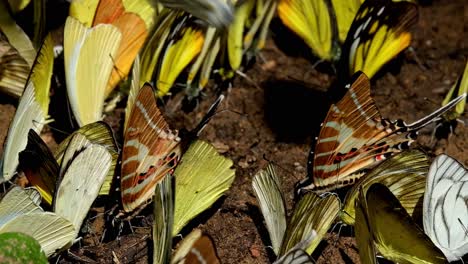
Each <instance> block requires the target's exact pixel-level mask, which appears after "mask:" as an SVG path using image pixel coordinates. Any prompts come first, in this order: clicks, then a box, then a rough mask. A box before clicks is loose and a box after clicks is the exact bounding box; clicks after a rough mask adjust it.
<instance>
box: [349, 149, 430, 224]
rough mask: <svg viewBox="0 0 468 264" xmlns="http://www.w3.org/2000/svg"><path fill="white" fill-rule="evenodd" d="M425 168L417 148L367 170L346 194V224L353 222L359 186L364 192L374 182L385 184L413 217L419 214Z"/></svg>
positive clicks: (424, 156)
mask: <svg viewBox="0 0 468 264" xmlns="http://www.w3.org/2000/svg"><path fill="white" fill-rule="evenodd" d="M428 171H429V160H428V158H427V156H426V155H425V154H424V153H422V152H421V151H419V150H408V151H404V152H402V153H399V154H397V155H395V156H393V157H391V158H389V159H388V160H386V161H384V162H382V163H381V164H380V165H378V166H377V167H375V168H374V169H372V170H371V171H370V172H369V173H367V174H366V175H365V176H364V177H363V178H362V179H361V180H360V181H359V182H358V183H356V184H355V185H354V186H353V187H352V188H351V190H349V191H348V192H347V193H346V197H345V202H344V205H343V210H342V212H341V214H340V218H341V220H342V221H343V222H345V223H346V224H349V225H354V224H355V221H354V217H355V216H354V215H355V206H354V204H355V201H356V199H357V197H358V195H359V190H360V189H361V188H362V189H363V191H364V192H366V191H367V189H368V188H369V186H371V185H372V184H373V183H376V182H379V183H382V184H384V185H385V186H387V187H388V188H389V189H390V191H391V192H392V193H393V194H394V195H395V197H397V198H398V200H399V201H400V203H401V204H402V206H403V207H404V208H405V210H406V211H407V212H408V214H410V215H411V216H413V219H415V218H418V217H420V216H421V213H422V206H421V205H422V196H423V194H424V190H425V187H426V174H427V172H428ZM356 209H357V208H356Z"/></svg>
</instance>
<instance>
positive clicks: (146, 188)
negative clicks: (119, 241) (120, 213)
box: [120, 84, 181, 212]
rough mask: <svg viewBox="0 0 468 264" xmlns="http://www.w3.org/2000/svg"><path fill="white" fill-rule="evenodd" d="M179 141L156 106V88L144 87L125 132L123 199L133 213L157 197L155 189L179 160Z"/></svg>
mask: <svg viewBox="0 0 468 264" xmlns="http://www.w3.org/2000/svg"><path fill="white" fill-rule="evenodd" d="M179 143H180V138H179V136H178V132H177V131H175V130H171V129H169V125H168V124H167V122H166V120H165V119H164V117H163V115H162V114H161V111H160V110H159V108H158V107H157V105H156V98H155V96H154V89H153V87H151V85H148V84H145V85H144V86H143V87H142V88H141V89H140V91H139V93H138V95H137V98H136V100H135V102H134V104H133V108H132V110H131V112H130V115H129V119H128V121H127V127H126V130H125V133H124V146H123V151H122V169H121V180H120V183H121V189H122V191H121V196H122V204H123V209H124V211H125V212H131V211H133V210H135V209H137V208H138V207H140V205H142V204H143V203H145V202H146V201H147V200H150V199H151V197H152V196H153V195H154V188H155V186H156V184H157V183H158V182H159V181H161V180H162V178H163V177H164V176H165V175H166V174H168V173H171V172H172V170H173V168H174V167H175V165H176V164H177V161H178V160H179V157H180V154H181V149H180V144H179Z"/></svg>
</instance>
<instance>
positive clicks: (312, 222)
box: [279, 192, 340, 256]
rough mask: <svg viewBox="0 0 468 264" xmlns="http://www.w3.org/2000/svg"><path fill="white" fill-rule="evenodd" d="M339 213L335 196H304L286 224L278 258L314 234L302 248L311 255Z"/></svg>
mask: <svg viewBox="0 0 468 264" xmlns="http://www.w3.org/2000/svg"><path fill="white" fill-rule="evenodd" d="M339 211H340V202H339V200H338V198H337V196H335V195H332V194H330V195H326V196H324V197H321V196H318V195H316V194H315V193H312V192H310V193H307V194H306V195H304V196H303V197H302V198H301V200H300V201H299V203H298V204H297V205H296V207H295V209H294V212H293V214H292V216H291V218H290V220H289V222H288V228H287V229H286V233H285V235H284V238H283V243H282V246H281V250H280V254H279V256H282V255H284V254H286V253H287V252H288V251H289V250H290V249H292V248H293V247H294V246H295V245H297V244H298V243H300V242H301V241H304V240H306V239H307V238H308V237H309V236H310V234H312V233H315V232H316V233H317V235H316V236H314V238H313V239H312V241H310V242H309V243H308V245H307V246H305V247H304V248H305V251H306V252H307V253H308V254H311V253H312V252H313V251H314V250H315V248H316V247H317V246H318V244H319V243H320V241H322V238H323V237H324V235H325V233H326V232H327V231H328V229H329V228H330V226H331V224H332V223H333V222H334V221H335V218H336V217H337V216H338V212H339Z"/></svg>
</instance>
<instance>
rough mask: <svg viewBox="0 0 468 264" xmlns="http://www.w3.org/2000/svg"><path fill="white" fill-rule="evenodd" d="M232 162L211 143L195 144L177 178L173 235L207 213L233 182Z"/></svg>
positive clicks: (180, 166) (183, 158) (176, 171)
mask: <svg viewBox="0 0 468 264" xmlns="http://www.w3.org/2000/svg"><path fill="white" fill-rule="evenodd" d="M231 167H232V161H231V160H230V159H228V158H225V157H223V156H221V155H220V154H219V153H218V152H217V151H216V149H215V148H214V147H213V146H211V145H210V144H209V143H206V142H204V141H201V140H196V141H194V142H193V143H192V144H191V145H190V147H189V148H188V150H187V152H185V154H184V155H183V157H182V160H181V163H180V164H179V165H178V166H177V168H176V170H175V172H174V175H175V178H176V194H175V204H176V205H175V215H174V230H173V235H177V234H178V233H179V232H180V230H182V228H183V227H184V226H185V225H186V224H187V223H188V222H189V221H190V220H192V219H193V218H194V217H195V216H197V215H198V214H200V213H201V212H203V211H204V210H206V209H208V207H210V206H211V205H212V204H213V203H214V202H215V201H216V200H218V199H219V198H220V197H221V196H222V195H223V194H224V192H226V191H227V190H228V189H229V187H230V186H231V184H232V182H233V181H234V176H235V170H234V169H232V168H231Z"/></svg>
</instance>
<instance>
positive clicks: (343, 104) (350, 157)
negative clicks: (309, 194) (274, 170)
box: [309, 73, 416, 190]
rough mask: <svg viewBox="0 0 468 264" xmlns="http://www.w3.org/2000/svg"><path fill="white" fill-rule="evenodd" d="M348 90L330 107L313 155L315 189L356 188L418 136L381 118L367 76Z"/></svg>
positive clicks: (399, 123) (401, 124) (360, 78)
mask: <svg viewBox="0 0 468 264" xmlns="http://www.w3.org/2000/svg"><path fill="white" fill-rule="evenodd" d="M348 89H349V90H348V92H347V94H346V95H345V96H344V98H343V99H342V100H341V101H339V102H338V103H337V104H336V105H335V104H334V105H332V106H331V107H330V110H329V111H328V114H327V117H326V118H325V121H324V123H323V124H322V128H321V130H320V134H319V137H318V140H317V144H316V146H315V152H311V157H313V158H314V160H313V175H314V176H313V181H314V182H313V187H312V188H313V189H317V190H319V189H321V190H328V189H334V188H338V187H342V186H346V185H351V184H353V183H354V182H355V181H356V180H357V179H359V178H360V177H362V175H363V174H364V169H367V168H370V167H372V166H375V165H376V164H378V162H380V161H382V160H384V159H385V158H386V157H388V156H390V155H391V154H393V153H395V152H400V151H401V149H405V148H407V147H408V146H409V144H410V143H411V142H412V141H414V138H415V136H416V134H414V133H409V132H407V130H408V129H407V127H406V126H405V124H404V123H403V121H401V120H397V121H395V122H390V121H388V120H386V119H383V118H382V117H381V115H380V113H379V111H378V109H377V107H376V105H375V103H374V101H373V100H372V98H371V96H370V82H369V79H368V78H367V77H366V76H365V75H364V74H362V73H359V74H358V75H357V77H356V79H355V81H354V82H353V83H352V85H350V87H349V88H348ZM405 132H407V133H405ZM309 162H311V161H309Z"/></svg>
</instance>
